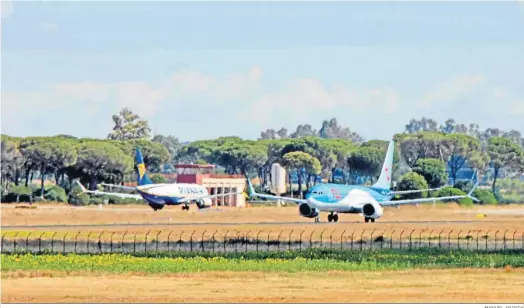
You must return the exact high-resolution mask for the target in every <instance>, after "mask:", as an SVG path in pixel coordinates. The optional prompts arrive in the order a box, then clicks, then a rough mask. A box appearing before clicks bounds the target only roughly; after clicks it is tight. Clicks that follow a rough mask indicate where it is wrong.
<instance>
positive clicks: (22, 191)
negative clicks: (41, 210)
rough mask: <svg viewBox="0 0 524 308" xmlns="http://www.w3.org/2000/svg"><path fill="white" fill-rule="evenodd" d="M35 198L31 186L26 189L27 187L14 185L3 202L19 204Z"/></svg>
mask: <svg viewBox="0 0 524 308" xmlns="http://www.w3.org/2000/svg"><path fill="white" fill-rule="evenodd" d="M32 196H33V190H32V188H31V187H30V186H28V187H26V186H25V185H16V186H15V185H13V186H11V187H9V190H8V191H7V194H6V195H5V197H4V198H3V199H2V202H5V203H12V202H17V199H18V201H19V202H29V200H30V199H31V198H32Z"/></svg>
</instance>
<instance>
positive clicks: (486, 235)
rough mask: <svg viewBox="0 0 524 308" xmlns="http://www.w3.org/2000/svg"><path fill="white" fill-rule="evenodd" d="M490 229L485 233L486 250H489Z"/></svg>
mask: <svg viewBox="0 0 524 308" xmlns="http://www.w3.org/2000/svg"><path fill="white" fill-rule="evenodd" d="M489 231H491V229H488V231H486V234H485V235H484V236H485V237H486V250H488V234H489Z"/></svg>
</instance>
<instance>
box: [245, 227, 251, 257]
mask: <svg viewBox="0 0 524 308" xmlns="http://www.w3.org/2000/svg"><path fill="white" fill-rule="evenodd" d="M249 233H251V229H249V231H247V233H246V235H244V245H246V246H245V247H246V250H245V251H246V252H247V244H249V239H248V235H249Z"/></svg>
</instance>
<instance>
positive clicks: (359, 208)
mask: <svg viewBox="0 0 524 308" xmlns="http://www.w3.org/2000/svg"><path fill="white" fill-rule="evenodd" d="M393 151H394V142H393V141H391V142H390V143H389V146H388V150H387V153H386V158H385V160H384V163H383V166H382V171H381V173H380V177H379V178H378V180H377V182H376V183H375V184H373V185H372V186H370V187H368V186H358V185H344V184H317V185H315V186H313V187H311V188H310V189H309V191H308V192H307V193H306V194H305V197H306V198H305V199H300V198H290V197H280V196H273V195H266V194H260V193H257V192H255V190H254V189H253V185H252V184H251V181H250V180H249V177H248V176H246V179H247V182H248V195H250V196H255V197H261V198H267V199H274V200H284V201H290V202H295V203H297V204H299V208H298V210H299V214H300V215H301V216H303V217H307V218H315V222H319V221H320V217H319V216H320V212H329V215H328V221H329V222H332V221H334V222H337V221H338V214H342V213H344V214H346V213H348V214H349V213H350V214H362V215H363V216H364V221H365V222H366V223H367V222H370V221H371V222H372V223H373V222H375V219H378V218H380V217H381V216H382V215H383V213H384V211H383V207H385V206H396V207H399V206H400V205H401V204H418V203H423V202H433V201H444V200H456V199H461V198H466V197H469V198H471V199H473V200H475V201H477V202H478V200H477V199H476V198H474V197H472V196H471V194H472V193H473V191H474V190H475V188H476V187H477V185H478V181H477V183H476V184H475V186H474V187H473V189H471V191H470V192H469V193H468V194H467V195H458V196H448V197H438V198H419V199H409V200H392V199H393V197H394V196H395V195H400V194H407V193H414V192H421V191H430V190H438V189H442V188H443V187H444V186H443V187H439V188H436V189H425V190H409V191H393V190H391V174H392V167H393ZM446 186H448V185H446Z"/></svg>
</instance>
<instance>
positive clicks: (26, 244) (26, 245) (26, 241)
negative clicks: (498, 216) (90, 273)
mask: <svg viewBox="0 0 524 308" xmlns="http://www.w3.org/2000/svg"><path fill="white" fill-rule="evenodd" d="M515 232H516V231H515ZM31 233H33V232H29V234H28V235H27V237H26V238H25V250H26V251H27V250H28V249H29V236H31ZM66 234H67V233H66ZM513 245H515V241H513Z"/></svg>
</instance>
